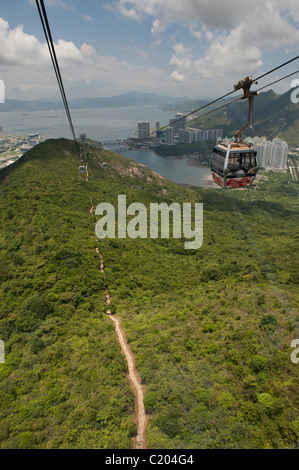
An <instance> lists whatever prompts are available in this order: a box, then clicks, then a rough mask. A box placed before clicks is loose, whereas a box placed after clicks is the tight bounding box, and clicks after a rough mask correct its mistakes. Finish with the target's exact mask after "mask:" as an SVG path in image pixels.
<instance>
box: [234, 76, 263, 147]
mask: <svg viewBox="0 0 299 470" xmlns="http://www.w3.org/2000/svg"><path fill="white" fill-rule="evenodd" d="M253 83H254V84H255V85H257V81H255V82H253V80H252V76H249V77H246V78H244V79H243V80H240V81H239V82H238V83H236V84H235V86H234V89H235V90H240V89H241V88H242V89H243V96H242V98H241V99H242V100H245V99H248V103H249V112H248V120H247V122H246V124H245V125H244V126H243V127H242V128H241V129H240V130H239V131H238V132H236V133H235V141H236V142H237V143H239V142H241V141H242V137H241V135H242V132H243V131H244V130H245V129H247V127H251V120H252V111H253V99H254V97H255V96H257V95H258V91H251V90H250V87H251V85H252V84H253Z"/></svg>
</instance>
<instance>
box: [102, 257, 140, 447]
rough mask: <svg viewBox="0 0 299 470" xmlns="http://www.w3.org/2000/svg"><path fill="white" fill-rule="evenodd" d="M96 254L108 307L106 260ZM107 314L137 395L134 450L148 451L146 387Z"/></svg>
mask: <svg viewBox="0 0 299 470" xmlns="http://www.w3.org/2000/svg"><path fill="white" fill-rule="evenodd" d="M96 252H97V253H98V255H99V257H100V260H101V268H100V269H101V272H102V273H103V274H104V281H105V284H104V286H105V292H106V305H107V306H109V305H110V303H111V298H110V295H109V292H108V290H107V284H106V276H105V270H104V258H103V255H102V254H101V253H100V251H99V249H98V248H96ZM106 313H107V315H108V316H109V317H110V319H111V321H112V322H113V323H114V328H115V333H116V337H117V340H118V342H119V344H120V346H121V351H122V353H123V354H124V355H125V358H126V361H127V364H128V377H129V381H130V384H131V388H132V389H133V391H134V395H135V422H136V426H137V436H136V439H134V448H135V449H146V427H147V421H148V418H147V415H146V413H145V407H144V387H143V385H142V383H141V379H140V375H139V372H138V370H137V367H136V361H135V357H134V354H133V352H132V350H131V348H130V345H129V344H128V343H127V340H126V335H125V332H124V330H123V329H122V327H121V323H120V320H119V318H117V317H116V316H115V315H112V313H111V311H110V310H109V308H108V309H107V311H106Z"/></svg>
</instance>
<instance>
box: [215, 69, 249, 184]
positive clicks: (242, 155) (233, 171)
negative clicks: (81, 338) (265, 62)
mask: <svg viewBox="0 0 299 470" xmlns="http://www.w3.org/2000/svg"><path fill="white" fill-rule="evenodd" d="M252 83H253V81H252V77H247V78H244V80H241V81H240V82H239V83H237V84H236V85H235V90H239V89H241V88H242V89H243V92H244V96H243V97H242V99H246V98H248V100H249V115H248V121H247V123H246V124H245V126H243V127H242V129H240V130H239V131H238V132H236V134H235V142H231V143H229V144H224V143H222V142H218V144H217V145H216V146H215V147H214V149H213V155H212V159H211V171H212V176H213V180H214V181H215V183H217V184H219V186H221V187H222V188H224V189H228V188H242V187H246V186H251V185H252V183H253V182H254V179H255V177H256V174H257V172H258V165H257V159H256V154H257V152H256V151H255V150H254V148H253V145H252V144H245V143H244V142H242V138H241V134H242V132H243V130H244V129H246V128H247V127H248V126H251V118H252V110H253V98H254V96H256V95H257V94H258V92H254V91H250V87H251V85H252ZM255 83H256V82H255Z"/></svg>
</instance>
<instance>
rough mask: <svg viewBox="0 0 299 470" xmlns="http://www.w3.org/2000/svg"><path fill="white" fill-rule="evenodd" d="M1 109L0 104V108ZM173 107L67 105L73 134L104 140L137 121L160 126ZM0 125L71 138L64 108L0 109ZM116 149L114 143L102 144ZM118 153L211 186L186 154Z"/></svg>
mask: <svg viewBox="0 0 299 470" xmlns="http://www.w3.org/2000/svg"><path fill="white" fill-rule="evenodd" d="M0 109H1V108H0ZM174 115H175V113H174V112H173V111H166V110H164V109H162V108H159V107H157V106H138V107H137V106H131V107H122V108H96V109H71V116H72V121H73V125H74V128H75V132H76V135H77V136H79V135H80V134H86V135H87V137H88V138H90V139H92V140H95V141H99V142H105V141H106V142H107V141H114V140H115V139H126V138H130V137H133V136H134V135H135V132H136V131H137V124H138V121H149V122H150V125H151V127H152V128H155V126H156V121H159V123H160V127H162V126H165V125H167V124H168V123H169V119H171V118H174ZM0 126H2V127H3V131H4V132H5V133H8V134H9V133H11V134H16V135H24V136H26V135H29V134H33V133H41V134H46V135H47V137H48V138H60V137H65V138H67V139H72V134H71V131H70V128H69V125H68V121H67V118H66V114H65V111H64V110H52V111H34V112H24V111H20V112H17V111H14V112H1V111H0ZM105 148H109V149H111V150H112V151H117V149H118V147H117V146H111V147H110V146H106V145H105ZM119 153H121V154H123V155H125V156H126V157H128V158H131V159H132V160H134V161H138V162H140V163H142V164H143V165H145V166H147V167H148V168H150V169H151V170H154V171H157V172H158V173H160V174H161V175H162V176H164V177H165V178H168V179H170V180H171V181H174V182H175V183H179V184H185V185H192V186H198V187H214V183H213V180H212V177H211V174H210V169H209V168H207V167H200V166H197V165H196V163H195V162H194V161H193V160H189V159H187V158H183V159H181V158H166V157H163V156H160V155H157V154H155V153H154V152H153V151H150V150H126V151H123V149H122V150H120V151H119Z"/></svg>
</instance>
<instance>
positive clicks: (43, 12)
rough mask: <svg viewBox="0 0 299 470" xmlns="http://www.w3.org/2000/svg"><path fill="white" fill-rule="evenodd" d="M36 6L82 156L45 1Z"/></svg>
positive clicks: (72, 130)
mask: <svg viewBox="0 0 299 470" xmlns="http://www.w3.org/2000/svg"><path fill="white" fill-rule="evenodd" d="M36 5H37V8H38V12H39V16H40V19H41V23H42V27H43V30H44V34H45V37H46V41H47V45H48V49H49V52H50V56H51V60H52V64H53V68H54V71H55V75H56V78H57V82H58V86H59V90H60V93H61V97H62V101H63V104H64V108H65V111H66V115H67V118H68V122H69V126H70V129H71V133H72V136H73V139H74V141H75V144H76V148H77V151H78V154H79V156H80V149H79V146H78V142H77V139H76V134H75V130H74V126H73V121H72V117H71V113H70V109H69V105H68V101H67V97H66V93H65V89H64V85H63V81H62V77H61V73H60V69H59V64H58V60H57V56H56V51H55V45H54V42H53V38H52V34H51V28H50V24H49V21H48V16H47V12H46V8H45V4H44V0H36Z"/></svg>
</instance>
